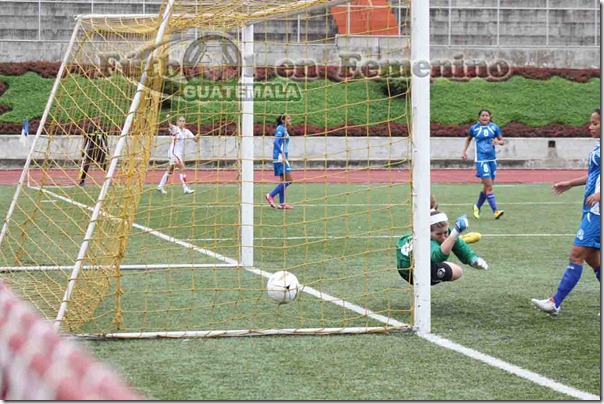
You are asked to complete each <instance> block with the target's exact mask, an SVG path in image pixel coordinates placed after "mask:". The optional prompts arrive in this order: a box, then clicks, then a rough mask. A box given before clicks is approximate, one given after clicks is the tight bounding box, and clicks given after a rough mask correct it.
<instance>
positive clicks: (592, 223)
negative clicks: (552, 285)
mask: <svg viewBox="0 0 604 404" xmlns="http://www.w3.org/2000/svg"><path fill="white" fill-rule="evenodd" d="M594 217H596V218H597V220H594ZM599 220H600V218H599V217H597V216H594V215H591V214H590V213H586V214H584V215H583V219H582V220H581V226H580V227H579V231H578V232H577V237H575V240H574V242H573V247H572V249H571V250H570V257H569V262H568V266H567V267H566V270H565V271H564V274H563V275H562V279H561V280H560V283H559V284H558V290H557V291H556V293H555V294H554V295H553V296H552V297H550V298H549V299H544V300H537V299H532V302H533V304H534V305H535V306H536V307H537V308H539V309H540V310H542V311H545V312H546V313H549V314H551V315H554V316H555V315H557V314H558V312H559V311H560V305H561V304H562V302H563V301H564V299H566V297H567V296H568V294H569V293H570V292H571V291H572V290H573V289H574V288H575V286H576V285H577V283H578V282H579V279H581V274H582V273H583V263H584V262H585V260H586V259H587V258H588V257H589V259H590V260H592V259H593V257H592V255H591V254H592V253H591V252H590V250H593V249H594V248H596V245H597V248H598V249H599V248H600V240H599V239H600V222H599ZM596 222H597V224H596ZM596 232H597V235H596ZM594 264H595V263H594Z"/></svg>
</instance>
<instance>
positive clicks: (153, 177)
mask: <svg viewBox="0 0 604 404" xmlns="http://www.w3.org/2000/svg"><path fill="white" fill-rule="evenodd" d="M21 171H22V170H4V171H0V185H16V184H17V183H18V182H19V178H20V176H21ZM475 172H476V171H475V170H474V169H473V168H471V169H434V170H432V171H431V181H432V182H433V183H471V182H477V183H478V182H479V180H478V178H476V177H475V176H474V174H475ZM586 172H587V171H586V170H550V169H547V170H545V169H535V170H527V169H503V170H498V171H497V178H496V183H498V184H513V183H517V184H535V183H554V182H558V181H564V180H569V179H571V178H575V177H580V176H582V175H585V174H586ZM30 174H31V175H32V176H34V177H35V176H37V175H39V173H37V172H36V171H35V170H32V172H31V173H30ZM292 174H293V178H294V181H295V182H306V183H324V182H329V183H334V184H346V183H350V184H368V183H375V184H379V183H398V182H407V181H409V179H410V171H409V170H403V169H400V170H398V169H392V170H386V169H373V170H367V169H360V170H348V171H346V170H343V169H331V170H321V169H318V170H315V169H312V170H311V169H309V170H303V169H302V170H294V171H292ZM162 175H163V171H154V172H152V173H149V174H148V175H147V178H146V179H145V182H146V183H151V184H154V183H159V180H160V178H161V176H162ZM176 175H178V174H177V173H176V174H175V175H174V177H175V176H176ZM89 176H92V177H93V178H94V179H95V181H96V182H100V181H102V179H103V173H102V172H100V171H98V170H95V171H92V170H91V172H90V173H89ZM60 177H63V178H60ZM77 177H78V172H77V171H76V170H72V171H68V172H64V171H62V172H57V173H56V174H55V173H53V180H56V183H57V184H58V183H70V184H75V183H77ZM175 178H176V177H175ZM187 178H188V180H189V183H206V184H207V183H232V182H237V172H236V171H234V170H220V171H212V170H197V171H195V170H192V169H189V170H187ZM254 179H255V181H256V182H259V183H265V182H275V181H276V178H275V177H274V176H273V171H272V170H256V171H255V172H254ZM172 181H174V178H173V179H172Z"/></svg>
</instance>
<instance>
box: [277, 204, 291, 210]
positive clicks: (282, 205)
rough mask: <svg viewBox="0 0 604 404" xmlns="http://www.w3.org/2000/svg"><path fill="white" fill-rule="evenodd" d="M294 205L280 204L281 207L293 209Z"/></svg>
mask: <svg viewBox="0 0 604 404" xmlns="http://www.w3.org/2000/svg"><path fill="white" fill-rule="evenodd" d="M293 208H294V207H293V206H292V205H287V204H281V205H279V209H293Z"/></svg>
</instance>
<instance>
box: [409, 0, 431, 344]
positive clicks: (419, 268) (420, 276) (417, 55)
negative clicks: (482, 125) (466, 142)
mask: <svg viewBox="0 0 604 404" xmlns="http://www.w3.org/2000/svg"><path fill="white" fill-rule="evenodd" d="M411 32H412V33H411V65H412V72H411V73H412V76H411V104H412V124H411V139H412V142H413V173H412V176H413V233H414V240H413V243H414V244H413V245H414V247H413V255H414V259H415V264H414V272H415V274H414V276H413V278H414V280H415V284H414V286H415V316H414V327H415V329H416V331H417V332H418V333H419V334H428V333H430V327H431V326H430V222H429V217H430V63H429V60H430V2H429V1H427V0H412V1H411Z"/></svg>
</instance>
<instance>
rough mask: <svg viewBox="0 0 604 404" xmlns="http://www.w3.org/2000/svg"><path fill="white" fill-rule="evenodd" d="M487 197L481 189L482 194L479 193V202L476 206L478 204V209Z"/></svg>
mask: <svg viewBox="0 0 604 404" xmlns="http://www.w3.org/2000/svg"><path fill="white" fill-rule="evenodd" d="M486 199H487V196H486V195H485V194H484V192H482V191H481V192H480V195H478V202H476V206H478V209H480V207H481V206H482V204H483V203H484V201H485V200H486Z"/></svg>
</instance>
